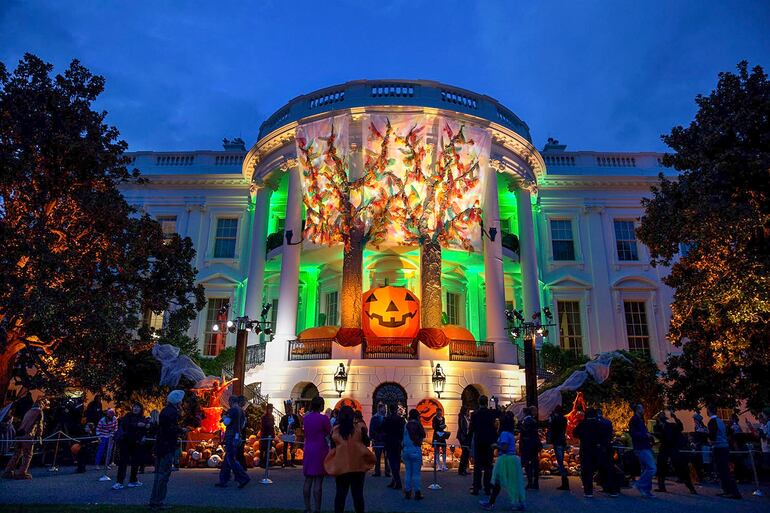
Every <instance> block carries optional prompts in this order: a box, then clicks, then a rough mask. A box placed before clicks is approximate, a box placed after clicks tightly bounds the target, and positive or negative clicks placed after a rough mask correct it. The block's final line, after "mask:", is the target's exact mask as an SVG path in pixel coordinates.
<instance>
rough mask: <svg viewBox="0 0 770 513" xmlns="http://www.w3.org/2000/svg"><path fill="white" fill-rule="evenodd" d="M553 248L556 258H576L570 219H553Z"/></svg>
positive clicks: (554, 257)
mask: <svg viewBox="0 0 770 513" xmlns="http://www.w3.org/2000/svg"><path fill="white" fill-rule="evenodd" d="M551 249H552V251H553V259H554V260H575V242H574V240H573V239H572V221H570V220H569V219H552V220H551Z"/></svg>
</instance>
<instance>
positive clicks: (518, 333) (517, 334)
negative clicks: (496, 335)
mask: <svg viewBox="0 0 770 513" xmlns="http://www.w3.org/2000/svg"><path fill="white" fill-rule="evenodd" d="M520 336H521V331H519V328H513V329H512V330H511V337H513V338H519V337H520Z"/></svg>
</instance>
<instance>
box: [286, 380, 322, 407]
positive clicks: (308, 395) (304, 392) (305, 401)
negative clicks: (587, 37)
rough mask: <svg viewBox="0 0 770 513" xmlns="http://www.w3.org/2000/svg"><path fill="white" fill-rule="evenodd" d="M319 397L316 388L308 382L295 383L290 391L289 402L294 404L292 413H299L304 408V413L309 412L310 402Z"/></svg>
mask: <svg viewBox="0 0 770 513" xmlns="http://www.w3.org/2000/svg"><path fill="white" fill-rule="evenodd" d="M319 395H321V394H320V393H319V392H318V387H317V386H315V384H313V383H310V382H308V381H304V382H302V383H297V384H296V385H294V388H293V389H292V391H291V400H292V401H293V402H294V411H295V412H299V411H300V408H304V410H305V412H308V411H310V401H312V400H313V398H314V397H318V396H319Z"/></svg>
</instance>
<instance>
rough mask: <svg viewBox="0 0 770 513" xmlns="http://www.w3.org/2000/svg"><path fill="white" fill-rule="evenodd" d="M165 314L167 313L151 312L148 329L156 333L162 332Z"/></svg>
mask: <svg viewBox="0 0 770 513" xmlns="http://www.w3.org/2000/svg"><path fill="white" fill-rule="evenodd" d="M164 313H165V312H159V313H155V312H153V311H150V312H149V315H148V316H147V327H148V328H150V329H153V330H155V331H160V330H162V329H163V318H164V317H165V315H164Z"/></svg>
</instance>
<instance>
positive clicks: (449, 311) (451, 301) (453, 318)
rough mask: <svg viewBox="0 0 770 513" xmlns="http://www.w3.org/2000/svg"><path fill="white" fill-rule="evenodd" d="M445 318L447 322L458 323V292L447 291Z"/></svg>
mask: <svg viewBox="0 0 770 513" xmlns="http://www.w3.org/2000/svg"><path fill="white" fill-rule="evenodd" d="M446 318H447V322H448V323H449V324H460V294H455V293H454V292H447V295H446Z"/></svg>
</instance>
